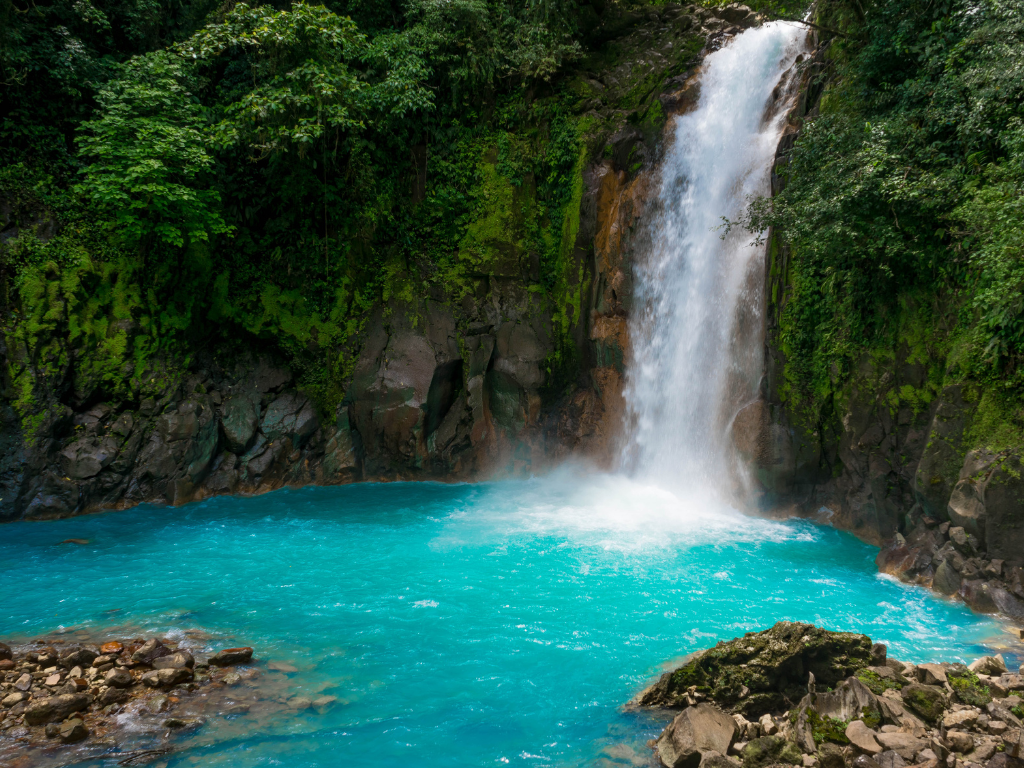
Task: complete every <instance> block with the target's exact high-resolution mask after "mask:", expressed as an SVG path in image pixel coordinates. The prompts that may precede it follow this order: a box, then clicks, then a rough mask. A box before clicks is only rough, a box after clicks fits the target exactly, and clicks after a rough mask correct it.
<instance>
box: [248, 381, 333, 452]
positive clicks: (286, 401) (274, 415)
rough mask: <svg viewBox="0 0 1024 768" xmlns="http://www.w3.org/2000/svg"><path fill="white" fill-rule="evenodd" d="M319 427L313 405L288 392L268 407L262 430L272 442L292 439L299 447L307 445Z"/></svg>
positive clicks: (301, 397) (300, 396)
mask: <svg viewBox="0 0 1024 768" xmlns="http://www.w3.org/2000/svg"><path fill="white" fill-rule="evenodd" d="M318 426H319V422H318V421H317V417H316V409H315V408H314V407H313V404H312V403H311V402H310V401H309V400H308V399H307V398H305V397H303V396H302V395H299V394H298V393H295V392H288V393H285V394H283V395H281V396H280V397H279V398H277V399H276V400H275V401H274V402H272V403H271V404H270V405H269V406H267V412H266V413H265V414H264V415H263V421H262V422H261V423H260V430H261V431H262V432H263V434H264V435H266V436H267V439H268V440H270V441H271V442H273V441H274V440H279V439H280V438H282V437H290V438H291V439H292V443H293V444H294V445H296V446H298V445H302V444H303V443H305V441H306V440H307V439H308V438H309V437H310V435H312V434H313V433H314V432H316V429H317V427H318Z"/></svg>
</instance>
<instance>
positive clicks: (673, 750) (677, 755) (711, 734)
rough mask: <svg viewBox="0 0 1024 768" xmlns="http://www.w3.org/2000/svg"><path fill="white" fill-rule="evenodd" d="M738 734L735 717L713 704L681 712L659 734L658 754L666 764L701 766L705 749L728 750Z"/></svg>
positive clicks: (671, 766) (668, 766)
mask: <svg viewBox="0 0 1024 768" xmlns="http://www.w3.org/2000/svg"><path fill="white" fill-rule="evenodd" d="M735 736H736V721H735V720H733V719H732V717H730V716H729V715H727V714H726V713H725V712H723V711H722V710H721V709H719V708H718V707H716V706H714V705H712V704H698V705H697V706H695V707H689V708H687V709H685V710H683V711H682V712H681V713H679V714H678V715H677V716H676V718H675V720H673V721H672V723H671V724H670V725H669V726H668V728H666V729H665V730H664V731H663V732H662V734H661V736H660V737H659V738H658V744H657V750H658V757H659V758H660V760H661V762H662V765H664V766H666V768H698V766H699V765H700V764H701V760H702V758H703V755H704V753H706V752H717V753H719V754H722V755H724V754H726V753H727V752H728V751H729V747H730V746H732V742H733V739H734V738H735Z"/></svg>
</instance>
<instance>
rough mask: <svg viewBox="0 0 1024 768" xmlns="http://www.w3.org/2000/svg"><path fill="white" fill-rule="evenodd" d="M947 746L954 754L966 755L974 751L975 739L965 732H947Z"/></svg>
mask: <svg viewBox="0 0 1024 768" xmlns="http://www.w3.org/2000/svg"><path fill="white" fill-rule="evenodd" d="M946 744H947V745H948V746H949V748H950V750H952V751H953V752H958V753H960V754H961V755H966V754H967V753H968V752H970V751H972V750H973V749H974V737H973V736H971V734H969V733H965V732H964V731H946Z"/></svg>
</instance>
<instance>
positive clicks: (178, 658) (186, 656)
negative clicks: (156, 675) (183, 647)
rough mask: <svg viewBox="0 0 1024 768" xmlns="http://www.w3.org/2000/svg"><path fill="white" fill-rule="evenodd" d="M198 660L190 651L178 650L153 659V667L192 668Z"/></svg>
mask: <svg viewBox="0 0 1024 768" xmlns="http://www.w3.org/2000/svg"><path fill="white" fill-rule="evenodd" d="M195 665H196V660H195V659H194V658H192V654H191V653H189V652H188V651H176V652H175V653H172V654H171V655H169V656H162V657H160V658H159V659H156V660H154V661H153V669H192V668H193V667H194V666H195Z"/></svg>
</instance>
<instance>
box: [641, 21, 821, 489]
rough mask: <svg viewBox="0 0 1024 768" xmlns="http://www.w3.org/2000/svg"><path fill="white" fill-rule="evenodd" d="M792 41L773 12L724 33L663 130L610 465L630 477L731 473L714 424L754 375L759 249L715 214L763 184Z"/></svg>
mask: <svg viewBox="0 0 1024 768" xmlns="http://www.w3.org/2000/svg"><path fill="white" fill-rule="evenodd" d="M806 41H807V33H806V30H804V29H801V28H800V27H799V26H798V25H795V24H784V23H770V24H765V25H763V26H761V27H758V28H755V29H751V30H749V31H746V32H744V33H742V34H741V35H738V36H737V37H736V38H734V39H733V40H732V41H730V42H729V43H728V44H727V45H726V46H725V47H724V48H722V49H721V50H719V51H716V52H714V53H712V54H710V55H709V56H708V57H707V58H706V59H705V62H704V71H703V74H702V75H701V80H700V95H699V98H698V101H697V104H696V106H695V107H694V108H693V109H692V110H691V111H689V112H688V113H685V114H683V115H679V116H677V117H675V118H674V122H673V123H672V124H670V125H669V128H668V129H667V136H666V139H667V141H668V146H667V147H666V151H665V157H664V160H663V163H662V166H661V177H660V181H659V182H658V191H657V199H656V201H655V202H656V211H657V213H656V214H654V215H653V216H651V217H650V219H649V220H648V222H647V226H648V230H647V242H648V246H647V248H646V249H645V250H646V253H643V254H641V258H640V259H639V260H638V261H639V263H638V266H637V268H636V269H637V272H636V288H635V301H634V310H633V312H632V319H631V324H630V339H631V344H632V351H631V359H630V363H629V365H628V369H627V374H626V387H625V397H626V440H625V441H624V446H623V454H622V464H623V467H624V468H625V469H626V470H627V471H629V472H631V473H632V474H634V475H635V476H637V477H638V478H641V479H646V480H650V481H652V482H656V483H658V484H660V485H668V486H681V485H685V486H687V487H689V488H694V487H696V488H699V489H701V490H712V491H715V490H723V489H726V488H728V487H729V486H730V485H733V484H734V483H735V480H736V475H735V470H736V467H735V466H734V462H733V461H732V450H731V448H730V441H729V437H728V431H729V424H730V422H731V420H732V418H733V417H734V416H735V414H736V412H737V410H739V409H740V408H741V407H742V406H743V405H745V404H746V403H749V402H750V401H751V400H753V399H755V397H756V394H757V387H758V380H759V378H760V375H761V365H762V353H763V352H762V344H763V314H764V312H763V283H764V275H763V272H764V258H763V256H764V249H763V248H759V247H755V246H753V245H752V244H751V243H750V241H751V237H750V235H749V233H747V232H744V231H733V232H732V233H731V234H729V235H728V236H727V237H725V238H724V239H723V238H722V232H723V231H724V230H722V229H721V225H722V223H723V217H728V218H730V219H734V218H736V216H737V214H738V213H739V212H740V211H741V210H742V208H743V206H745V205H746V201H747V198H748V196H750V195H752V194H755V195H763V194H767V193H768V191H769V184H770V173H771V163H772V159H773V157H774V154H775V149H776V146H777V145H778V142H779V138H780V136H781V133H782V130H783V127H784V122H785V115H786V113H787V112H788V110H789V108H790V107H791V103H790V102H791V101H792V94H791V93H784V94H783V96H781V97H779V96H778V92H776V94H775V95H776V96H777V98H773V92H774V91H775V89H776V87H777V86H778V87H780V88H782V89H783V90H785V88H786V83H782V84H781V85H780V81H782V80H784V79H785V74H786V73H787V71H788V70H790V68H791V67H792V66H793V64H794V62H795V61H796V59H797V57H798V56H799V55H800V54H801V53H802V52H803V51H804V50H805V48H806ZM730 481H731V482H730Z"/></svg>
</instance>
